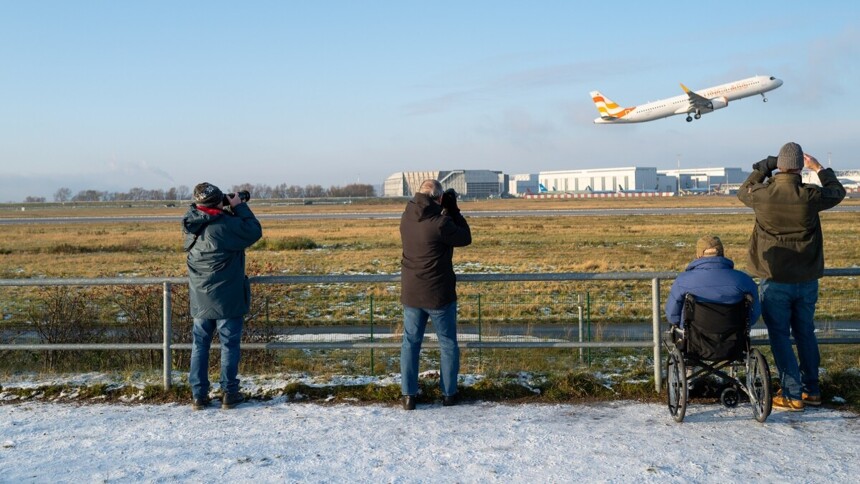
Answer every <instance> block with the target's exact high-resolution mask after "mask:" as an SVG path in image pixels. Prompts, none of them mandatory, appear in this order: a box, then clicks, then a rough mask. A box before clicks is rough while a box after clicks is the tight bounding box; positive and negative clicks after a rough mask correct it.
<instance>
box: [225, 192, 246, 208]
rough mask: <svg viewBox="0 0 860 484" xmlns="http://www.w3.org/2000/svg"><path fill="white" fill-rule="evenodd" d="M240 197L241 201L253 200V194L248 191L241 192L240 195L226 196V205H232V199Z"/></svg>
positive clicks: (229, 194) (230, 194) (231, 194)
mask: <svg viewBox="0 0 860 484" xmlns="http://www.w3.org/2000/svg"><path fill="white" fill-rule="evenodd" d="M237 195H238V196H239V200H241V201H243V202H247V201H248V200H250V199H251V192H249V191H248V190H239V192H238V193H228V194H226V195H224V200H223V201H224V205H230V197H234V196H237Z"/></svg>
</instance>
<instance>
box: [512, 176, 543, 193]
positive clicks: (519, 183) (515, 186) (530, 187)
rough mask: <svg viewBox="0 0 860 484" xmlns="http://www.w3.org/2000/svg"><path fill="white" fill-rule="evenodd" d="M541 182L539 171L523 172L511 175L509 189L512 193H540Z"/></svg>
mask: <svg viewBox="0 0 860 484" xmlns="http://www.w3.org/2000/svg"><path fill="white" fill-rule="evenodd" d="M539 192H540V182H539V181H538V175H537V173H522V174H519V175H511V176H510V177H509V179H508V191H507V193H508V194H510V195H525V194H528V193H539Z"/></svg>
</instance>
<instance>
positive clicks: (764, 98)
mask: <svg viewBox="0 0 860 484" xmlns="http://www.w3.org/2000/svg"><path fill="white" fill-rule="evenodd" d="M761 102H764V103H766V102H767V98H766V97H764V93H761Z"/></svg>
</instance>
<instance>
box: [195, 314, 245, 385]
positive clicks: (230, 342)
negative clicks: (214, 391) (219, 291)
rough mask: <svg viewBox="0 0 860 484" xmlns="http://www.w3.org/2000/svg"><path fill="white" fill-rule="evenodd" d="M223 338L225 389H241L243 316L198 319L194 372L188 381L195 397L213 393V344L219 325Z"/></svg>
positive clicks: (219, 333)
mask: <svg viewBox="0 0 860 484" xmlns="http://www.w3.org/2000/svg"><path fill="white" fill-rule="evenodd" d="M216 327H217V329H218V339H220V340H221V391H222V392H223V393H225V394H228V393H238V392H239V379H238V378H237V376H238V374H239V342H240V340H241V339H242V318H230V319H197V318H194V327H193V328H192V329H191V372H190V373H189V375H188V383H189V384H190V385H191V395H192V397H193V398H195V399H199V398H206V397H207V396H208V395H209V347H210V345H211V344H212V337H213V336H214V334H215V328H216Z"/></svg>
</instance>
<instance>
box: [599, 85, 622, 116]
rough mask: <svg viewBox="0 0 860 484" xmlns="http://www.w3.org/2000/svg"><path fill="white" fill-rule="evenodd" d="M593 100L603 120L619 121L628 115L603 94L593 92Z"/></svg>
mask: <svg viewBox="0 0 860 484" xmlns="http://www.w3.org/2000/svg"><path fill="white" fill-rule="evenodd" d="M591 100H592V101H594V106H595V107H597V112H598V113H600V117H601V118H603V119H617V118H620V117H621V116H623V115H624V114H626V113H625V111H626V110H625V109H624V108H622V107H621V106H619V105H618V104H616V103H615V102H614V101H612V99H609V98H608V97H606V96H604V95H603V94H601V93H600V91H591Z"/></svg>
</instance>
